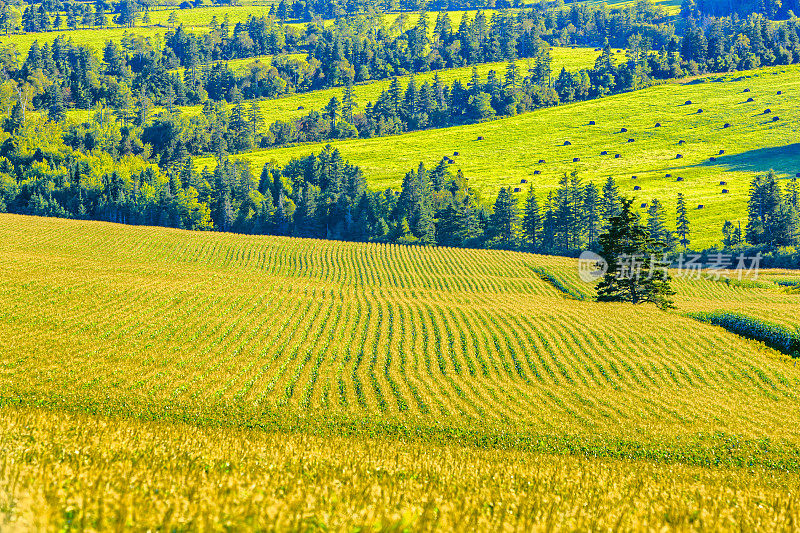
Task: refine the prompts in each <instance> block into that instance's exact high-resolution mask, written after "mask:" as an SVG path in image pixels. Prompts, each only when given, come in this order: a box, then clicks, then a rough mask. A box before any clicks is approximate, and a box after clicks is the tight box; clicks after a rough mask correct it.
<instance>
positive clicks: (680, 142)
mask: <svg viewBox="0 0 800 533" xmlns="http://www.w3.org/2000/svg"><path fill="white" fill-rule="evenodd" d="M678 144H686V141H684V140H683V139H681V140H680V141H678Z"/></svg>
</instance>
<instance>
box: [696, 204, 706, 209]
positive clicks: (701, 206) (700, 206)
mask: <svg viewBox="0 0 800 533" xmlns="http://www.w3.org/2000/svg"><path fill="white" fill-rule="evenodd" d="M704 207H705V206H704V205H703V204H700V205H698V206H697V209H703V208H704Z"/></svg>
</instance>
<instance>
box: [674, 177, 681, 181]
mask: <svg viewBox="0 0 800 533" xmlns="http://www.w3.org/2000/svg"><path fill="white" fill-rule="evenodd" d="M675 181H683V176H678V177H677V178H676V179H675Z"/></svg>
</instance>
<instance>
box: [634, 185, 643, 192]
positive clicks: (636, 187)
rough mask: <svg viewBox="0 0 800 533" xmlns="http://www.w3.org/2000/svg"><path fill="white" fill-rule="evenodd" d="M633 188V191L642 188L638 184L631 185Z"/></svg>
mask: <svg viewBox="0 0 800 533" xmlns="http://www.w3.org/2000/svg"><path fill="white" fill-rule="evenodd" d="M633 190H634V191H641V190H642V188H641V187H639V186H638V185H634V186H633Z"/></svg>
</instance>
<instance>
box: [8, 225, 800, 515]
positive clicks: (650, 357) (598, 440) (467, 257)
mask: <svg viewBox="0 0 800 533" xmlns="http://www.w3.org/2000/svg"><path fill="white" fill-rule="evenodd" d="M575 272H576V265H575V261H574V260H570V259H565V258H554V257H545V256H536V255H530V254H523V253H516V252H501V251H486V250H468V249H448V248H418V247H403V246H397V245H377V244H358V243H344V242H335V241H316V240H307V239H293V238H281V237H245V236H237V235H231V234H220V233H202V232H186V231H179V230H169V229H162V228H150V227H131V226H122V225H115V224H109V223H101V222H84V221H70V220H61V219H46V218H35V217H24V216H15V215H0V287H2V288H1V289H0V328H2V330H3V331H4V335H2V336H0V353H2V354H3V358H2V364H1V365H0V428H2V429H0V449H2V450H3V458H4V459H3V460H2V461H0V503H2V505H3V506H2V509H3V510H2V512H0V524H2V523H7V524H16V525H24V524H32V525H36V524H40V525H41V524H50V525H51V526H52V527H55V526H56V525H58V524H60V523H62V522H63V521H64V520H72V523H80V524H83V526H82V527H93V528H97V529H103V528H104V527H111V526H112V525H114V524H120V523H123V522H125V521H126V520H129V519H130V517H131V516H134V515H135V516H136V520H137V521H138V522H137V523H142V524H143V526H144V525H150V527H155V526H156V524H158V523H162V522H164V523H167V524H174V525H175V526H176V527H177V526H179V525H180V524H184V525H185V527H190V526H189V525H190V524H197V523H199V522H197V521H200V520H202V521H203V523H204V524H207V527H211V526H212V525H216V524H223V523H225V524H234V523H236V522H235V521H236V520H242V522H240V523H241V524H248V526H247V527H248V528H250V527H255V526H254V524H267V523H278V524H284V526H283V527H285V528H289V529H293V528H296V526H293V524H294V525H297V524H325V525H327V526H329V527H333V528H334V529H341V528H345V529H352V528H355V527H357V526H359V525H360V526H364V527H366V528H367V529H370V528H373V529H380V528H382V527H389V526H390V525H396V524H404V525H407V526H413V528H414V529H433V528H435V527H438V528H442V527H444V528H446V529H451V528H456V529H458V528H462V529H463V528H467V527H470V526H471V527H474V528H478V529H486V528H490V529H499V528H508V529H511V530H530V528H531V527H533V526H534V525H536V524H540V525H541V524H545V523H547V524H550V525H551V527H555V526H557V528H558V529H575V528H579V529H580V528H588V529H597V528H602V527H612V526H613V525H614V524H624V525H626V526H629V528H630V529H642V528H647V527H650V526H652V527H654V528H657V526H660V525H664V524H669V525H672V526H673V527H683V528H695V527H696V528H699V529H707V528H711V529H727V528H729V527H732V524H740V523H741V524H745V525H746V524H756V523H757V524H759V526H754V527H760V526H763V525H765V524H773V525H774V526H775V527H783V526H785V525H786V524H789V523H792V522H791V521H792V520H797V516H796V514H797V505H796V503H795V502H794V500H793V499H792V498H788V499H787V498H786V497H785V495H786V494H794V493H795V492H796V488H797V485H798V481H799V478H798V477H797V476H798V474H797V471H798V470H799V469H800V456H799V455H798V451H797V450H798V445H800V429H798V428H799V427H800V425H799V424H798V422H800V408H798V406H797V399H798V398H797V392H796V391H797V388H798V385H800V370H798V369H797V368H796V366H794V364H793V362H792V361H791V359H789V358H788V357H787V356H785V355H782V354H780V353H778V352H776V351H774V350H772V349H769V348H767V347H765V346H764V345H762V344H760V343H757V342H754V341H750V340H747V339H744V338H742V337H739V336H737V335H734V334H731V333H728V332H726V331H725V330H723V329H722V328H719V327H715V326H710V325H707V324H703V323H700V322H698V321H695V320H693V319H691V318H689V317H687V316H684V313H686V312H690V311H693V310H696V309H698V308H700V307H702V306H704V305H713V306H715V308H722V309H728V308H733V307H731V306H734V307H735V308H736V309H744V310H746V311H748V312H750V311H753V310H755V309H758V308H761V307H763V306H764V302H765V298H767V297H769V298H770V300H769V301H770V302H774V303H775V307H776V308H778V309H783V310H784V312H785V314H784V318H785V321H786V322H785V323H787V324H791V325H797V324H798V320H797V315H796V314H795V315H794V318H793V320H792V317H791V315H790V314H789V311H790V310H791V309H792V307H793V308H794V309H796V308H797V305H798V300H797V299H798V298H800V295H789V294H787V293H784V292H782V287H780V286H779V285H777V284H775V283H773V281H771V280H772V279H775V280H781V279H795V278H796V277H797V276H796V273H795V272H791V271H775V272H768V273H766V274H765V279H764V280H763V281H761V282H759V283H760V285H758V286H757V287H740V286H730V285H727V284H723V283H720V282H714V281H698V282H694V281H685V282H681V283H678V284H677V285H678V289H679V296H678V298H677V301H676V303H677V306H678V309H677V310H675V311H670V312H668V313H666V312H663V311H659V310H657V309H655V308H652V307H637V308H633V307H631V306H628V305H623V304H598V303H594V302H590V301H585V300H584V301H581V300H580V299H575V298H574V297H572V296H571V295H570V294H566V293H565V292H563V290H559V289H557V288H556V287H555V286H554V285H552V284H551V283H550V282H548V281H546V280H545V279H546V277H545V276H544V275H543V273H544V274H547V275H549V276H552V277H554V278H560V279H561V280H563V285H565V286H568V287H571V290H570V292H572V293H575V294H578V295H579V296H580V295H582V294H587V295H588V294H590V293H591V287H589V286H583V287H580V286H578V283H580V282H579V281H576V276H575ZM587 287H588V288H587ZM709 302H712V303H709ZM297 324H304V327H300V328H299V327H296V326H297ZM187 422H188V423H187ZM398 439H399V440H398ZM509 465H513V466H511V467H510V466H509ZM178 473H180V474H178ZM67 481H69V484H68V485H65V483H67ZM99 486H102V487H103V490H102V491H97V490H94V489H93V488H92V487H99ZM65 487H68V488H65ZM609 487H614V490H609ZM732 487H733V488H732ZM198 494H201V495H203V497H199V498H198V497H196V495H198ZM587 500H588V501H590V502H592V503H591V506H592V507H591V508H590V509H584V508H583V506H582V505H581V503H580V502H586V501H587ZM204 502H215V505H214V506H213V508H212V507H209V506H208V504H207V503H204ZM555 507H557V508H558V512H557V513H556V514H554V513H555ZM548 509H549V510H548ZM590 510H591V512H590ZM459 520H460V521H459ZM3 521H5V522H3ZM463 521H466V522H463ZM215 527H216V526H215Z"/></svg>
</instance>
